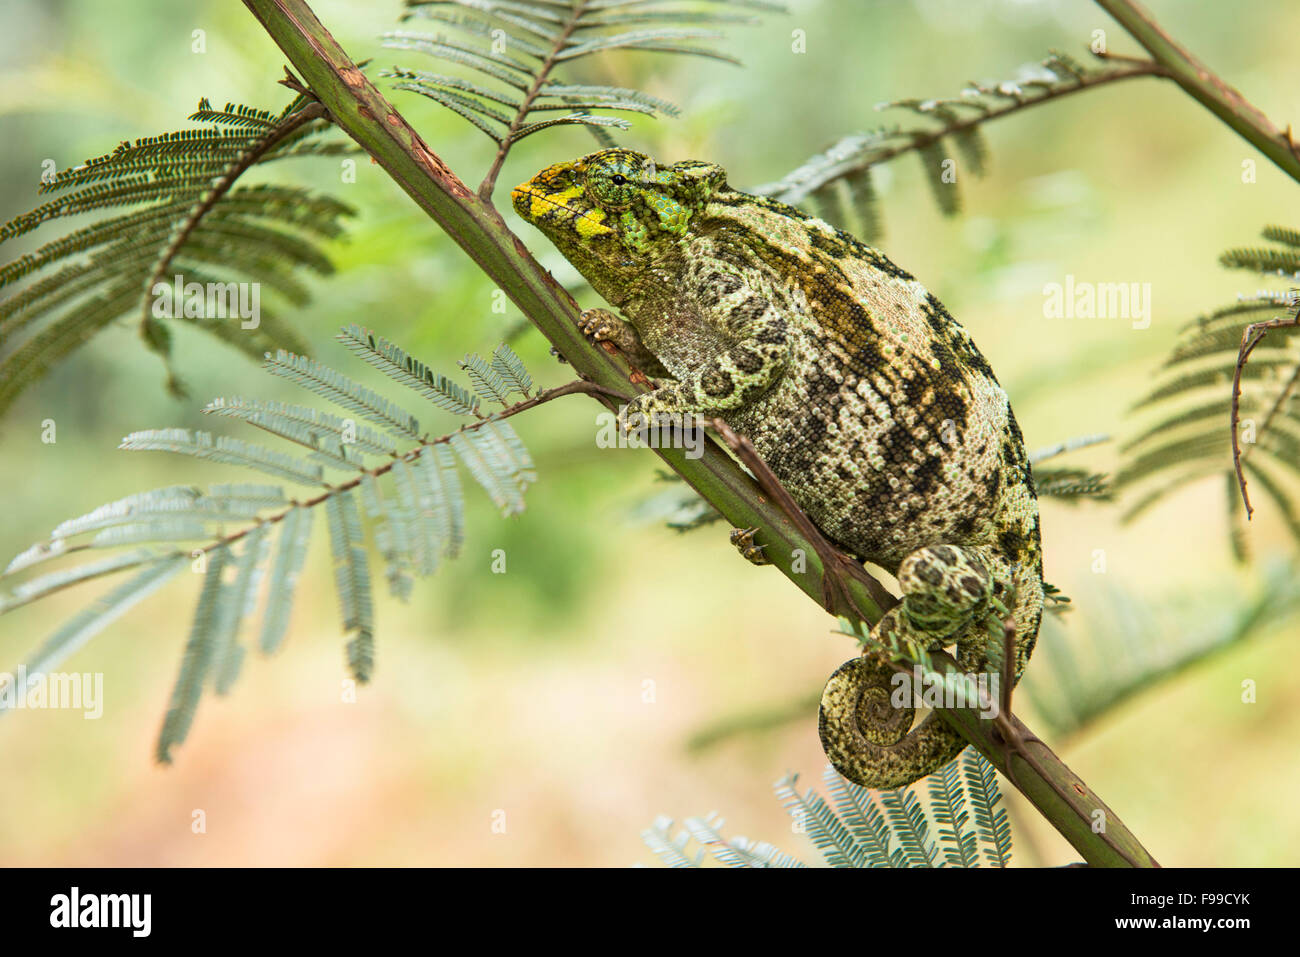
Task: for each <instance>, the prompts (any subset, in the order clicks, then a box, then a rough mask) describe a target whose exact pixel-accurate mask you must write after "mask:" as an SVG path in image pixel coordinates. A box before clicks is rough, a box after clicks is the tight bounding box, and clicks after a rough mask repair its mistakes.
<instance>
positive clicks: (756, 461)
mask: <svg viewBox="0 0 1300 957" xmlns="http://www.w3.org/2000/svg"><path fill="white" fill-rule="evenodd" d="M710 424H711V425H712V426H713V428H714V429H715V430H716V431H717V433H718V434H719V435H720V436H722V440H723V441H724V442H726V443H727V446H728V448H730V449H731V451H733V452H735V453H736V456H737V457H738V458H739V459H740V461H741V464H743V465H744V466H745V468H747V469H749V471H750V472H751V473H753V476H754V478H755V479H756V480H757V481H758V484H759V486H760V487H762V489H763V491H764V492H766V493H767V494H768V495H769V496H770V497H771V498H772V499H773V500H774V501H775V502H776V503H777V505H778V506H779V507H780V508H781V511H783V512H785V514H786V515H787V516H789V518H790V521H792V522H794V524H795V527H796V528H798V529H799V531H800V533H801V534H802V535H803V536H804V538H806V539H808V541H809V542H811V543H812V546H813V549H814V551H816V552H817V557H818V558H820V559H821V562H822V605H823V606H824V607H825V608H826V610H827V611H829V612H830V613H831V614H835V613H836V612H837V610H838V609H851V610H852V611H853V612H854V614H855V615H857V617H858V618H860V619H861V620H863V621H866V620H867V618H868V616H867V615H866V614H865V612H864V611H863V610H862V609H861V608H859V607H858V605H857V602H855V601H854V599H853V596H852V592H851V591H850V590H849V587H848V582H847V580H846V579H845V575H846V574H847V575H849V576H851V577H853V578H855V579H857V580H858V581H859V582H861V583H862V584H863V585H865V586H866V588H867V591H868V592H869V593H870V594H871V597H872V598H873V599H875V601H876V604H877V605H879V606H880V607H881V609H883V610H888V609H889V608H891V607H893V606H894V605H896V604H898V599H897V598H895V597H894V596H893V595H891V594H890V593H889V591H888V590H887V589H886V588H885V586H884V585H882V584H880V582H878V581H876V579H875V578H874V577H873V576H872V575H870V574H869V573H868V572H867V570H866V569H865V568H863V567H862V565H860V564H859V563H858V562H857V561H855V560H854V559H852V558H850V557H849V556H847V555H845V554H844V552H842V551H841V550H840V549H839V548H836V547H835V546H834V545H832V544H831V543H830V542H829V541H828V540H827V539H826V536H825V535H823V534H822V532H821V529H819V528H818V527H817V526H816V525H815V524H814V523H813V520H812V519H810V518H809V517H808V513H807V512H805V511H804V510H803V509H802V508H800V507H799V504H798V503H797V502H796V501H795V500H794V496H792V495H791V494H790V493H789V492H788V491H787V490H786V488H785V486H784V485H782V484H781V481H780V479H778V478H777V477H776V475H775V474H774V473H773V472H772V470H771V469H770V468H769V467H768V464H767V463H766V462H764V461H763V457H762V456H761V455H759V454H758V450H757V449H755V448H754V443H752V442H751V441H750V440H749V437H748V436H745V435H738V434H737V433H736V432H735V431H734V430H733V429H732V428H731V426H729V425H727V423H726V422H724V421H723V420H722V419H714V420H713V421H712V422H711V423H710Z"/></svg>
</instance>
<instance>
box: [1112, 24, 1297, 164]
mask: <svg viewBox="0 0 1300 957" xmlns="http://www.w3.org/2000/svg"><path fill="white" fill-rule="evenodd" d="M1097 5H1098V6H1100V7H1101V8H1102V9H1103V10H1105V11H1106V12H1107V13H1109V14H1110V15H1111V16H1112V17H1114V18H1115V19H1116V21H1118V22H1119V24H1120V26H1122V27H1123V28H1124V29H1125V30H1127V31H1128V32H1129V34H1130V35H1131V36H1132V37H1133V39H1135V40H1137V42H1138V43H1140V44H1142V46H1143V47H1144V48H1145V49H1146V51H1147V52H1148V53H1150V54H1151V57H1152V59H1154V60H1155V61H1156V62H1157V63H1159V64H1160V65H1161V66H1162V67H1163V68H1164V69H1165V71H1166V75H1167V76H1168V77H1169V79H1171V80H1173V81H1174V82H1175V83H1177V84H1178V85H1179V86H1181V87H1182V88H1183V89H1184V90H1186V91H1187V93H1188V94H1190V95H1191V96H1192V98H1193V99H1195V100H1197V101H1198V102H1199V103H1201V105H1203V106H1204V107H1205V108H1206V109H1208V110H1209V111H1210V112H1211V113H1213V114H1214V115H1215V116H1217V117H1218V118H1219V119H1221V120H1222V121H1223V122H1224V123H1226V124H1227V125H1228V126H1230V127H1232V129H1234V130H1236V131H1237V133H1238V134H1239V135H1240V136H1241V137H1242V138H1243V139H1245V140H1246V141H1247V142H1249V143H1251V144H1253V145H1254V146H1255V148H1256V149H1258V150H1259V151H1260V152H1261V153H1263V154H1264V155H1265V156H1267V157H1268V158H1269V159H1270V160H1272V161H1273V162H1274V163H1275V164H1276V165H1277V166H1278V168H1279V169H1281V170H1282V171H1283V172H1285V173H1286V174H1287V175H1288V176H1290V177H1291V178H1292V179H1294V180H1296V181H1297V182H1300V146H1297V144H1296V142H1295V140H1294V139H1293V138H1292V135H1291V127H1290V126H1289V125H1288V126H1287V128H1286V129H1285V130H1281V129H1279V128H1278V127H1277V126H1275V125H1274V124H1273V123H1272V121H1271V120H1269V118H1268V117H1267V116H1265V115H1264V113H1263V111H1262V110H1260V109H1259V108H1258V107H1256V106H1255V105H1254V104H1252V103H1251V102H1250V101H1249V100H1247V99H1246V98H1245V97H1244V96H1242V95H1241V93H1239V92H1238V91H1237V90H1235V89H1234V88H1233V87H1231V86H1230V85H1228V84H1227V83H1226V82H1225V81H1224V80H1222V79H1221V78H1220V77H1219V76H1218V75H1216V74H1215V73H1214V72H1213V71H1212V70H1211V69H1210V68H1209V67H1207V66H1206V65H1205V64H1204V63H1202V62H1201V61H1200V60H1198V59H1196V57H1194V56H1192V54H1191V53H1189V52H1188V51H1187V50H1185V49H1184V48H1183V47H1182V46H1181V45H1180V44H1179V43H1178V42H1177V41H1175V40H1174V39H1173V38H1172V37H1171V36H1170V35H1169V34H1168V33H1167V32H1166V31H1165V30H1164V29H1163V28H1162V27H1161V26H1160V24H1158V23H1157V22H1156V21H1155V18H1154V17H1152V16H1151V14H1150V13H1148V12H1147V11H1146V10H1145V9H1144V8H1143V7H1142V5H1141V4H1139V3H1137V2H1135V0H1097Z"/></svg>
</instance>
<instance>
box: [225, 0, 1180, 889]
mask: <svg viewBox="0 0 1300 957" xmlns="http://www.w3.org/2000/svg"><path fill="white" fill-rule="evenodd" d="M244 5H245V6H247V7H248V8H249V10H251V11H252V12H253V14H254V15H255V16H256V17H257V18H258V20H259V21H260V22H261V23H262V26H263V27H264V28H265V29H266V31H267V33H268V34H270V36H271V37H272V39H274V40H275V42H276V43H277V44H278V45H279V47H280V49H281V50H282V51H283V52H284V54H285V55H286V56H287V57H288V58H289V60H290V62H291V63H292V64H293V66H294V68H295V69H296V70H298V72H299V73H300V75H301V76H302V77H303V79H304V80H305V81H306V83H307V85H308V86H309V87H310V89H311V91H312V93H313V94H314V95H315V96H316V97H318V98H319V99H320V101H321V102H322V103H323V104H324V105H325V107H326V108H327V109H328V110H329V112H330V116H331V117H332V118H333V120H334V122H335V124H336V125H337V126H338V127H339V129H341V130H343V131H344V132H345V133H347V134H348V135H349V136H351V137H352V138H353V139H354V140H355V141H356V142H357V143H358V144H359V145H360V146H361V147H362V148H364V149H365V150H366V151H367V152H368V153H370V155H371V156H372V157H373V158H374V159H375V161H376V162H377V163H378V164H379V165H380V166H382V167H383V168H384V170H385V171H386V172H387V173H388V174H389V176H391V177H392V178H393V180H394V181H395V182H396V183H397V184H398V185H399V186H400V187H402V189H403V190H405V191H406V193H407V194H408V195H409V196H410V197H411V198H412V199H413V200H414V201H415V202H416V203H417V204H418V205H419V206H420V207H421V208H422V209H424V210H425V211H426V212H427V213H428V214H429V215H430V217H432V218H433V220H434V221H435V222H437V223H438V225H439V226H441V227H442V228H443V230H444V231H445V232H446V233H447V235H449V236H450V237H451V238H452V239H453V240H454V241H455V242H456V243H457V244H458V245H459V246H460V247H461V248H462V249H463V250H465V252H466V253H467V254H468V255H469V257H470V258H471V259H472V260H473V261H474V262H475V263H476V264H477V265H478V267H479V268H480V269H482V270H483V272H484V273H485V274H486V275H487V276H489V277H490V278H491V279H492V280H493V281H495V282H496V283H497V284H498V285H499V286H500V288H501V289H502V290H504V291H505V293H506V295H508V296H509V297H510V298H511V300H513V301H514V303H515V304H516V305H517V306H519V308H520V309H521V310H522V311H523V313H524V315H525V316H527V317H528V319H529V320H530V321H531V322H532V323H533V324H534V325H536V326H537V328H538V329H539V330H540V331H541V332H542V334H543V335H544V336H545V337H546V338H547V339H548V340H550V342H551V343H552V344H553V345H554V346H555V347H556V349H557V350H558V351H559V352H560V353H561V354H562V355H563V356H564V357H565V358H566V359H567V360H568V361H569V362H570V363H571V364H572V365H573V368H574V370H575V371H576V372H577V373H578V374H579V375H581V376H582V377H583V378H585V379H587V380H589V381H591V382H593V383H596V384H597V385H599V386H602V387H604V388H606V389H608V390H611V391H614V392H623V393H627V392H630V391H631V390H632V380H631V379H630V378H629V376H628V374H627V372H626V370H625V368H624V367H623V366H622V365H620V364H619V363H618V362H617V361H615V359H614V358H613V356H612V355H611V354H610V353H609V352H606V351H605V350H604V349H602V348H599V347H597V346H595V345H593V344H591V343H589V342H588V341H587V340H586V339H585V338H584V337H583V335H582V333H581V332H580V331H579V330H578V327H577V319H578V308H577V304H576V303H575V302H574V301H573V298H572V297H571V296H570V295H569V294H568V293H567V292H566V291H565V290H564V289H563V288H562V287H561V286H560V285H559V284H558V283H556V282H555V280H554V279H552V278H551V276H550V274H549V273H548V272H547V271H546V270H545V269H543V268H542V267H541V266H540V265H539V264H538V263H537V261H536V260H535V259H533V257H532V256H531V255H530V254H529V252H528V250H527V249H526V248H525V246H524V244H523V243H522V242H521V241H520V240H519V238H518V237H516V236H515V235H514V234H513V233H512V232H510V230H509V229H508V228H507V227H506V224H505V221H504V220H503V219H502V218H501V215H500V213H498V212H497V210H496V209H495V208H494V207H493V206H492V205H491V204H490V203H487V202H484V201H483V200H482V199H481V198H480V197H479V196H478V195H477V194H476V193H475V192H474V191H473V190H471V189H469V188H468V187H467V186H466V185H465V184H464V183H463V182H461V180H460V179H459V178H458V177H457V176H456V175H455V174H454V173H453V172H452V171H451V170H450V169H448V168H447V166H446V165H445V164H444V163H443V162H442V160H441V159H439V158H438V156H437V155H436V154H434V153H433V151H431V150H430V149H429V148H428V146H426V145H425V143H424V141H423V140H422V139H421V138H420V136H419V134H417V133H416V132H415V130H413V129H412V128H411V127H410V126H409V125H408V124H407V122H406V120H405V119H403V118H402V116H401V115H400V114H399V113H398V112H397V110H396V109H394V108H393V106H392V105H391V104H390V103H388V101H387V100H385V99H384V97H383V96H382V95H381V94H380V93H379V91H378V90H377V89H376V88H375V87H374V85H373V84H372V83H371V82H370V81H369V80H368V79H366V77H365V76H364V75H363V74H362V73H361V71H360V70H359V69H357V67H356V65H355V64H354V63H353V62H352V60H351V58H349V57H348V56H347V54H346V53H345V52H344V51H343V49H342V48H341V47H340V46H339V45H338V43H337V42H336V41H335V39H334V38H333V36H331V35H330V33H329V31H328V30H326V29H325V27H324V26H323V25H322V24H321V23H320V21H319V20H317V19H316V16H315V14H314V13H313V12H312V11H311V8H310V7H309V6H308V5H307V4H306V3H305V2H304V0H244ZM599 398H600V399H601V401H603V402H605V404H606V405H608V406H611V407H612V406H613V405H614V403H613V400H612V399H610V398H609V397H608V396H601V397H599ZM655 453H656V454H657V455H659V456H660V458H662V459H663V460H664V461H665V462H666V463H667V464H668V465H669V466H670V467H671V468H672V469H673V470H674V471H676V472H677V473H678V474H679V475H681V476H682V478H683V479H685V480H686V482H687V483H689V484H690V485H691V486H692V487H693V488H694V489H695V490H696V491H697V492H699V493H700V495H702V496H703V497H704V498H705V499H707V500H708V501H709V502H711V503H712V504H713V505H714V506H716V507H717V509H718V510H719V511H720V512H721V513H722V515H723V517H724V518H726V520H727V521H728V522H730V523H731V524H732V525H733V526H736V527H738V528H749V527H755V526H756V527H759V528H761V529H762V530H763V540H764V544H765V546H766V548H765V552H764V554H765V555H766V556H767V557H768V558H769V559H770V560H771V562H772V564H773V565H774V566H775V567H776V568H777V569H778V570H779V571H780V572H781V573H782V574H784V575H785V576H786V577H787V578H789V579H790V580H791V581H792V582H793V583H794V584H795V585H796V586H798V587H799V588H800V590H802V591H803V592H804V593H805V594H807V595H808V596H809V597H810V598H812V599H813V600H814V601H816V602H818V604H821V601H822V597H823V594H824V586H823V574H824V571H823V567H822V563H821V560H820V558H819V556H818V554H817V550H816V549H815V548H814V546H813V543H812V542H811V541H809V540H808V539H807V538H806V537H805V536H803V535H802V534H801V533H800V531H799V529H798V528H797V527H796V524H795V522H794V521H793V520H792V519H791V518H790V517H789V515H787V514H786V513H785V512H784V511H782V510H781V509H779V508H778V507H777V506H776V505H775V504H773V503H772V502H771V501H769V500H768V498H767V497H766V496H765V495H764V494H763V493H762V492H761V490H760V489H759V487H758V486H757V485H756V483H755V482H754V480H753V479H752V478H751V477H750V476H749V475H748V474H746V473H745V471H744V470H743V469H741V468H740V467H739V466H738V465H737V464H736V462H735V461H734V460H733V459H732V458H731V457H730V456H729V455H728V454H727V453H726V452H725V451H723V450H722V449H721V448H720V447H719V446H718V445H717V444H716V443H715V442H713V441H708V442H706V443H705V444H704V452H703V455H701V456H700V457H699V458H689V457H688V456H687V454H686V452H685V451H684V450H682V449H673V448H656V449H655ZM796 569H798V570H796ZM840 584H841V587H842V588H843V589H844V592H846V593H847V602H844V601H840V602H838V603H837V607H835V608H833V609H831V610H832V611H834V612H835V613H837V614H845V615H849V614H851V613H852V608H853V606H856V607H858V608H861V609H862V610H863V612H864V614H865V615H866V616H867V617H868V618H870V619H871V620H872V621H875V620H878V619H879V617H880V614H881V608H880V605H879V603H878V602H877V601H876V600H875V599H874V598H873V596H872V593H871V590H870V589H868V588H867V586H866V585H865V584H864V583H863V582H861V581H859V580H857V579H856V578H849V579H847V580H843V581H841V583H840ZM841 606H842V607H841ZM854 617H857V616H854ZM870 623H872V622H871V621H869V622H868V624H870ZM943 714H944V716H945V718H946V719H948V720H950V721H951V722H952V723H954V725H955V726H956V727H958V728H959V729H960V730H961V732H962V733H963V734H965V735H966V736H967V737H968V738H969V739H970V740H971V741H972V742H973V743H974V744H975V745H976V746H977V747H978V748H979V749H980V750H981V751H982V752H983V753H984V754H985V755H986V756H987V757H988V758H989V759H990V760H991V761H992V762H993V763H994V765H995V766H996V767H998V769H999V770H1001V771H1003V772H1004V773H1008V776H1009V777H1010V780H1011V781H1012V782H1013V783H1014V784H1016V786H1017V787H1018V788H1020V790H1021V791H1023V792H1024V793H1025V795H1026V796H1027V797H1028V798H1029V799H1030V800H1031V801H1033V802H1034V804H1035V805H1036V806H1037V807H1038V808H1039V809H1040V810H1041V811H1042V812H1043V813H1044V815H1045V816H1046V817H1048V819H1049V820H1051V821H1052V823H1053V825H1054V826H1055V827H1056V828H1057V830H1058V831H1060V832H1061V834H1063V835H1064V836H1065V837H1066V839H1067V840H1069V841H1070V843H1071V844H1073V845H1074V847H1075V848H1076V849H1077V850H1078V851H1079V853H1080V854H1082V855H1083V857H1084V859H1085V860H1087V861H1088V862H1089V863H1090V864H1093V865H1097V866H1118V867H1124V866H1151V865H1153V864H1154V861H1153V860H1152V858H1151V856H1150V855H1149V854H1147V853H1146V852H1145V850H1142V848H1141V845H1140V844H1139V843H1138V842H1137V839H1136V838H1135V837H1133V835H1132V834H1131V833H1130V832H1128V831H1127V829H1125V828H1124V826H1123V824H1122V823H1121V822H1120V821H1119V819H1118V818H1117V817H1114V816H1113V815H1108V818H1107V820H1108V825H1107V829H1106V830H1105V831H1104V832H1102V833H1096V832H1094V831H1093V830H1092V829H1091V825H1092V817H1091V816H1090V815H1091V810H1092V809H1093V808H1096V807H1104V805H1101V802H1100V800H1097V799H1095V797H1093V796H1092V792H1091V791H1090V790H1088V789H1087V788H1086V786H1084V785H1083V784H1082V782H1080V781H1079V780H1078V778H1077V777H1075V776H1074V775H1073V774H1072V773H1071V772H1070V770H1069V769H1068V768H1066V767H1065V765H1064V764H1063V763H1062V762H1061V761H1060V759H1059V758H1057V757H1056V755H1054V754H1052V752H1051V751H1050V750H1049V749H1048V748H1047V747H1046V745H1044V744H1042V742H1041V741H1038V739H1037V738H1035V737H1034V736H1033V735H1032V734H1030V733H1029V732H1028V731H1027V730H1026V731H1024V733H1023V735H1022V738H1023V740H1024V741H1025V742H1027V743H1026V744H1023V745H1022V744H1017V745H1016V747H1017V748H1018V749H1019V751H1018V753H1016V754H1015V755H1012V756H1011V759H1010V760H1011V764H1010V765H1008V756H1009V755H1011V751H1010V750H1009V749H1008V747H1007V746H1006V745H1003V744H1000V743H999V742H997V741H996V740H995V739H994V738H993V733H994V732H993V728H992V722H989V721H986V720H982V719H980V718H979V717H978V716H977V715H974V713H973V712H971V713H970V715H965V713H964V712H960V711H954V712H943ZM1022 727H1023V726H1022ZM1019 752H1023V756H1022V754H1021V753H1019ZM1031 752H1032V753H1031Z"/></svg>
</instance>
